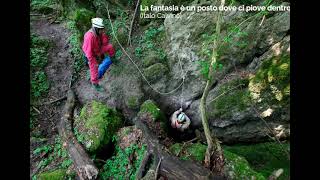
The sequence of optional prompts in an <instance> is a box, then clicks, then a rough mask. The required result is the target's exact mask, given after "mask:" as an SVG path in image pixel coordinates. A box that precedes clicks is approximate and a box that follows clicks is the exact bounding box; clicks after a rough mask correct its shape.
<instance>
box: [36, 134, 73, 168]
mask: <svg viewBox="0 0 320 180" xmlns="http://www.w3.org/2000/svg"><path fill="white" fill-rule="evenodd" d="M33 154H34V155H37V156H43V157H44V158H42V159H41V161H40V162H39V164H38V167H39V168H40V169H44V168H45V167H46V166H48V165H49V164H51V163H52V162H56V161H59V162H60V164H58V167H59V168H68V167H69V166H70V165H71V164H72V160H71V159H69V158H68V153H67V151H66V149H65V148H64V147H63V146H62V144H61V140H60V137H56V138H55V142H54V144H46V145H44V146H41V147H38V148H36V149H35V150H34V151H33ZM61 161H62V162H61Z"/></svg>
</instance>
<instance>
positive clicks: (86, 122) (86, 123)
mask: <svg viewBox="0 0 320 180" xmlns="http://www.w3.org/2000/svg"><path fill="white" fill-rule="evenodd" d="M74 124H75V129H76V130H77V132H76V134H77V138H78V140H79V141H80V142H81V143H82V144H84V146H85V147H86V149H87V150H88V151H89V152H95V151H97V150H99V149H100V148H101V147H103V146H104V145H106V144H108V143H109V142H110V141H111V139H112V136H113V135H114V133H115V132H116V131H117V130H118V129H119V127H120V126H121V124H122V119H121V117H120V114H119V113H118V112H117V111H116V110H114V109H112V108H110V107H108V106H107V105H105V104H103V103H101V102H97V101H92V102H90V103H88V104H86V105H85V106H84V107H83V108H82V110H81V112H80V116H79V117H78V118H77V119H76V120H75V123H74Z"/></svg>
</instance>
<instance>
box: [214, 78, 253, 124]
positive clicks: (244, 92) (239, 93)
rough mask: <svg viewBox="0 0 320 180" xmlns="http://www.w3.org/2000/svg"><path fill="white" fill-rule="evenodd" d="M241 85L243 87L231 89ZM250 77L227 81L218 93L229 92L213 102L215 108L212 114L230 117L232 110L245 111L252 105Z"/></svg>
mask: <svg viewBox="0 0 320 180" xmlns="http://www.w3.org/2000/svg"><path fill="white" fill-rule="evenodd" d="M238 85H240V87H241V86H242V87H243V88H240V87H239V88H236V89H233V90H232V91H229V90H230V89H231V88H234V87H236V86H238ZM247 85H248V79H235V80H232V81H230V82H227V83H225V84H224V85H222V86H221V87H220V88H219V91H218V93H217V94H218V95H220V94H222V93H224V92H228V93H227V94H225V95H223V96H220V97H219V98H218V99H216V100H215V101H213V102H212V103H211V107H212V108H213V110H212V114H213V116H215V117H219V118H230V116H231V114H232V112H234V111H236V112H239V111H244V110H245V109H246V108H248V107H250V102H251V99H250V93H249V91H248V89H247V88H245V87H246V86H247Z"/></svg>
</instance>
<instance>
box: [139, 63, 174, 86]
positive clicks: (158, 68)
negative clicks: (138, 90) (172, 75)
mask: <svg viewBox="0 0 320 180" xmlns="http://www.w3.org/2000/svg"><path fill="white" fill-rule="evenodd" d="M166 72H168V68H167V67H166V66H165V65H163V64H161V63H156V64H154V65H152V66H149V67H148V68H146V69H144V75H145V77H146V78H147V79H148V80H149V81H151V82H155V81H156V80H158V79H160V78H162V77H163V76H164V75H165V73H166Z"/></svg>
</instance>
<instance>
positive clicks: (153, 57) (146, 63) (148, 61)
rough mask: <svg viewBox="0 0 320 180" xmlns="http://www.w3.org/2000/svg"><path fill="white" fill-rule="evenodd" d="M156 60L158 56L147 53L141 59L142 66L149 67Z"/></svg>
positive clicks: (157, 60)
mask: <svg viewBox="0 0 320 180" xmlns="http://www.w3.org/2000/svg"><path fill="white" fill-rule="evenodd" d="M157 62H159V58H158V57H157V56H156V55H155V54H154V53H152V54H149V55H147V56H146V57H145V58H143V59H142V65H143V67H149V66H151V65H153V64H155V63H157Z"/></svg>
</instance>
